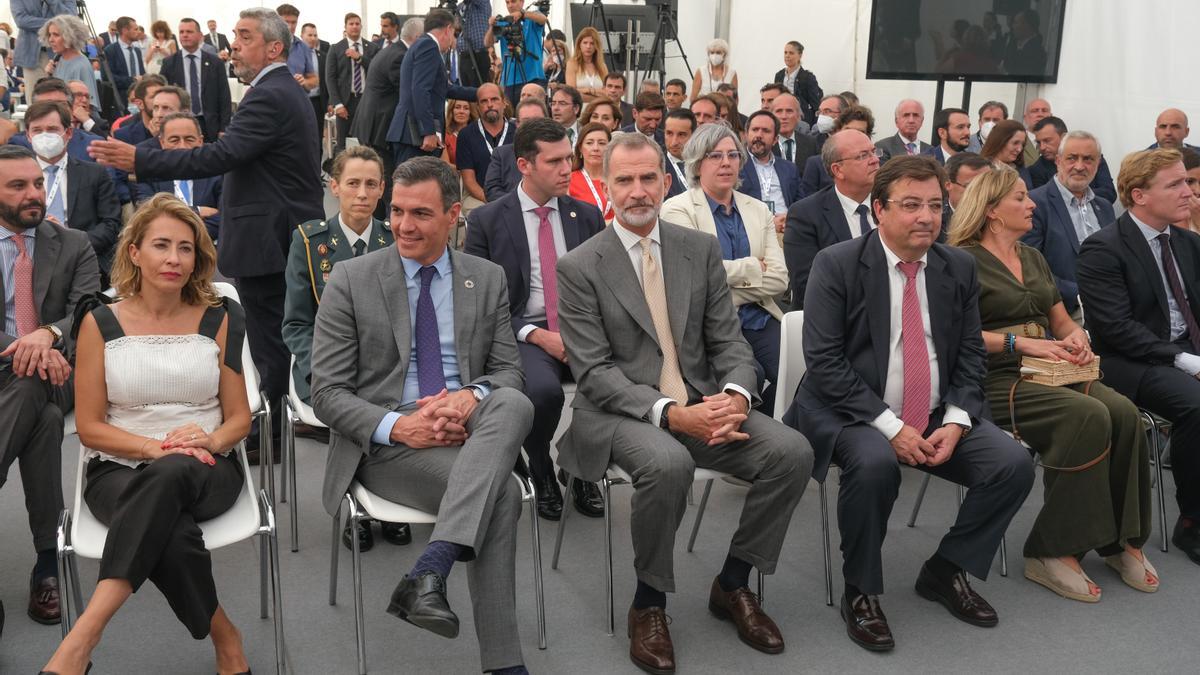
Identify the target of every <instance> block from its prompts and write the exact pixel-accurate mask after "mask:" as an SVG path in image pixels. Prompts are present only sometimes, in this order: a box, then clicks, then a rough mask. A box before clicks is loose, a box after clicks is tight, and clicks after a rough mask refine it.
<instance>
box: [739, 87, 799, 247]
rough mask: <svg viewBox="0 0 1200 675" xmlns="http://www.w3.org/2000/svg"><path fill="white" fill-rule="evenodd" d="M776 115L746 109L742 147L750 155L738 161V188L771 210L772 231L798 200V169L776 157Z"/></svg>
mask: <svg viewBox="0 0 1200 675" xmlns="http://www.w3.org/2000/svg"><path fill="white" fill-rule="evenodd" d="M778 138H779V118H777V117H775V115H772V114H771V113H769V112H767V111H766V110H756V111H754V112H752V113H750V117H749V119H748V120H747V123H746V149H747V150H749V151H750V155H751V159H750V161H749V162H746V163H745V164H743V165H742V176H741V177H742V186H741V188H740V191H741V192H743V193H745V194H748V195H750V196H751V197H754V198H755V199H758V200H760V201H762V202H763V203H765V204H766V205H767V208H769V209H771V213H773V214H775V231H776V232H779V233H782V232H783V225H784V219H785V218H787V211H788V209H789V208H790V207H791V206H792V204H795V203H796V202H798V201H800V170H799V169H797V168H796V165H795V164H792V163H791V162H789V161H787V160H784V159H782V158H779V157H776V156H775V154H774V153H773V152H772V150H773V149H774V148H775V141H776V140H778Z"/></svg>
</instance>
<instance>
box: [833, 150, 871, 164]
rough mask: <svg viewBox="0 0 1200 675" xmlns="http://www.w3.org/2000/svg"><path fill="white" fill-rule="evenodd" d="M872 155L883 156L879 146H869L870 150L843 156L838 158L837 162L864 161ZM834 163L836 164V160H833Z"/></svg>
mask: <svg viewBox="0 0 1200 675" xmlns="http://www.w3.org/2000/svg"><path fill="white" fill-rule="evenodd" d="M872 157H879V158H881V159H882V158H883V150H880V149H879V148H871V149H870V150H863V151H862V152H860V153H858V154H857V155H853V156H850V157H843V158H841V159H839V160H838V162H865V161H867V160H868V159H871V158H872ZM834 163H835V164H836V163H837V162H834Z"/></svg>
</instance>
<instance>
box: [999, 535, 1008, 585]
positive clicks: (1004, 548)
mask: <svg viewBox="0 0 1200 675" xmlns="http://www.w3.org/2000/svg"><path fill="white" fill-rule="evenodd" d="M1000 576H1002V577H1006V576H1008V535H1004V536H1003V537H1000Z"/></svg>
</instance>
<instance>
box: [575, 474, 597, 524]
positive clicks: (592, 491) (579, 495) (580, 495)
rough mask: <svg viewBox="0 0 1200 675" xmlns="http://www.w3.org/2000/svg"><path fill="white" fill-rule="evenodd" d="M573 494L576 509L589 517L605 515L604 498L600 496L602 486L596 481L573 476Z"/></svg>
mask: <svg viewBox="0 0 1200 675" xmlns="http://www.w3.org/2000/svg"><path fill="white" fill-rule="evenodd" d="M571 495H572V496H573V498H574V499H573V500H572V501H574V502H575V510H576V511H578V512H580V513H581V514H583V515H585V516H587V517H588V518H603V517H604V498H603V497H601V496H600V488H598V487H596V484H595V483H589V482H587V481H582V480H579V479H578V478H572V479H571Z"/></svg>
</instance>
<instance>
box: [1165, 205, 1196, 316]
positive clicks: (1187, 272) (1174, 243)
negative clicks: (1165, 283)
mask: <svg viewBox="0 0 1200 675" xmlns="http://www.w3.org/2000/svg"><path fill="white" fill-rule="evenodd" d="M1171 252H1172V253H1174V254H1175V261H1176V262H1178V263H1179V270H1178V272H1179V281H1180V283H1182V284H1183V290H1184V292H1185V293H1187V301H1188V305H1190V306H1191V310H1192V315H1193V316H1200V313H1197V311H1196V309H1197V306H1198V305H1200V297H1198V296H1197V295H1196V288H1195V284H1192V283H1191V279H1192V275H1191V273H1192V272H1193V271H1194V270H1195V269H1196V263H1197V260H1196V259H1195V257H1193V256H1192V247H1191V246H1190V245H1188V242H1187V241H1186V240H1185V239H1184V235H1183V231H1182V230H1180V229H1179V228H1177V227H1175V226H1174V225H1172V226H1171Z"/></svg>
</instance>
